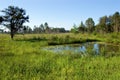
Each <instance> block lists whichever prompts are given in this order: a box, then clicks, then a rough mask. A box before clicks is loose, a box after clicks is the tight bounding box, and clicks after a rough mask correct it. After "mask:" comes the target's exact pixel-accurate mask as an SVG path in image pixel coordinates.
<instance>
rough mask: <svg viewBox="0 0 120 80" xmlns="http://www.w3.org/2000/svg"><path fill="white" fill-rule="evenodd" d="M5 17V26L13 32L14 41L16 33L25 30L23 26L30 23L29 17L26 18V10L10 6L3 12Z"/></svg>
mask: <svg viewBox="0 0 120 80" xmlns="http://www.w3.org/2000/svg"><path fill="white" fill-rule="evenodd" d="M1 12H3V13H4V14H5V15H4V16H3V19H4V25H5V26H6V27H7V28H8V29H10V32H11V39H13V37H14V35H15V33H16V32H17V31H18V30H19V29H20V28H23V24H24V23H25V22H29V20H28V19H29V17H28V16H26V12H25V10H24V9H22V8H19V7H15V6H8V8H6V9H4V10H2V11H1Z"/></svg>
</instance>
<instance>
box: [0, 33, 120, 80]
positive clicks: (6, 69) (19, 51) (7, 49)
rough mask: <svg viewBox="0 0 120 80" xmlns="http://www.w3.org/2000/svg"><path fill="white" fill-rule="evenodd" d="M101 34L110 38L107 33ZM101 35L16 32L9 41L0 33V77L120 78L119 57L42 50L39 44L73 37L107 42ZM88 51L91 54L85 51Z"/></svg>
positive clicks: (56, 79)
mask: <svg viewBox="0 0 120 80" xmlns="http://www.w3.org/2000/svg"><path fill="white" fill-rule="evenodd" d="M108 35H109V36H108ZM104 36H106V38H109V39H110V38H111V39H112V37H113V36H112V35H110V34H107V35H104ZM102 38H103V36H102V35H88V34H83V35H81V34H77V35H74V34H56V35H53V34H50V35H48V34H41V35H39V34H37V35H35V34H32V35H24V36H23V35H16V36H15V38H14V40H11V39H10V37H9V35H5V34H2V35H0V80H18V79H21V80H119V79H120V61H119V59H120V56H111V57H104V56H90V55H88V56H81V55H80V54H71V53H70V52H67V53H66V54H56V53H52V52H50V51H44V50H41V47H44V46H48V45H49V41H51V42H52V41H53V42H54V41H57V40H58V42H59V43H60V44H61V43H62V41H64V39H67V40H65V41H66V42H64V43H67V41H68V42H69V41H70V42H71V41H74V40H75V41H76V40H80V41H81V42H85V41H87V39H90V40H91V39H99V40H101V41H107V39H105V40H104V39H102ZM118 38H119V37H118ZM60 39H61V40H60ZM115 40H117V39H115ZM117 43H118V42H117ZM118 53H120V52H118ZM87 54H92V53H91V52H89V51H88V52H87Z"/></svg>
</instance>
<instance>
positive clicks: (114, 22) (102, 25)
mask: <svg viewBox="0 0 120 80" xmlns="http://www.w3.org/2000/svg"><path fill="white" fill-rule="evenodd" d="M71 32H74V33H79V32H81V33H84V32H88V33H93V32H96V33H112V32H120V13H119V12H115V13H114V14H113V15H110V16H103V17H100V19H99V23H98V24H97V25H95V22H94V20H93V19H92V18H88V19H87V20H86V21H85V24H84V23H83V22H82V21H81V23H80V25H79V26H76V25H75V24H74V25H73V28H72V29H71Z"/></svg>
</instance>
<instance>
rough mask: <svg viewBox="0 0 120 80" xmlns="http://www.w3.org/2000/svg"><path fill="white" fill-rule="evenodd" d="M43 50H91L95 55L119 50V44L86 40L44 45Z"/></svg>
mask: <svg viewBox="0 0 120 80" xmlns="http://www.w3.org/2000/svg"><path fill="white" fill-rule="evenodd" d="M44 50H49V51H52V52H55V53H87V52H92V53H94V54H95V55H99V54H101V53H105V54H108V53H113V54H114V53H116V52H118V51H119V46H116V45H112V44H103V43H97V42H87V43H82V44H69V45H56V46H49V47H45V48H44Z"/></svg>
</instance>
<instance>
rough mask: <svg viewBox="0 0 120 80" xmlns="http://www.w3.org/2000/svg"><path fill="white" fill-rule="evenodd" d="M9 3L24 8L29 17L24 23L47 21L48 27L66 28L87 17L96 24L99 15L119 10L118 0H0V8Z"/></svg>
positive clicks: (30, 24) (35, 23)
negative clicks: (27, 21)
mask: <svg viewBox="0 0 120 80" xmlns="http://www.w3.org/2000/svg"><path fill="white" fill-rule="evenodd" d="M9 5H14V6H18V7H20V8H24V9H25V10H26V13H27V14H28V15H29V18H30V19H29V20H30V22H29V23H27V24H26V25H29V26H31V27H33V26H34V25H37V26H39V25H40V24H41V23H43V24H44V23H45V22H48V24H49V26H50V27H64V28H65V29H67V30H68V29H71V28H72V26H73V24H76V25H79V24H80V22H81V21H83V22H85V21H86V19H87V18H89V17H92V18H93V20H94V21H95V23H96V24H97V23H98V21H99V18H100V17H102V16H104V15H112V14H114V13H115V12H116V11H118V12H120V7H119V5H120V0H0V10H2V9H4V8H7V7H8V6H9ZM0 15H1V13H0Z"/></svg>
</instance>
